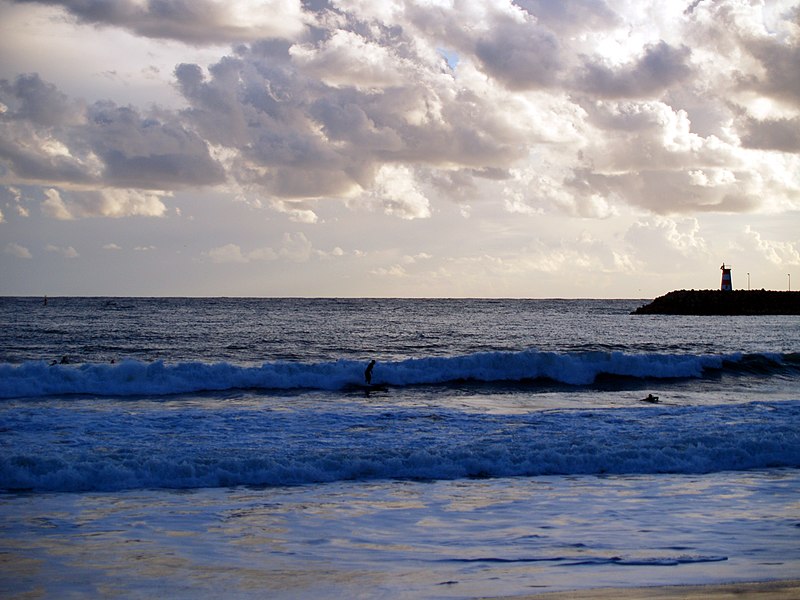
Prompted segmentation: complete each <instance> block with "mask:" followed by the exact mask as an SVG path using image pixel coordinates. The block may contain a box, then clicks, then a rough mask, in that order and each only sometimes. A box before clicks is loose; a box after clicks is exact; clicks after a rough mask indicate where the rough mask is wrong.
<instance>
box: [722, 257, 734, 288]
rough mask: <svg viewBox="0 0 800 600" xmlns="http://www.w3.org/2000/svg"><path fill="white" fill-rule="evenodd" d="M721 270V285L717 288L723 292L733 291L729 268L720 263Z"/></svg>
mask: <svg viewBox="0 0 800 600" xmlns="http://www.w3.org/2000/svg"><path fill="white" fill-rule="evenodd" d="M720 269H721V270H722V283H721V284H720V286H719V289H721V290H722V291H723V292H730V291H731V290H733V283H732V282H731V266H730V265H728V266H727V267H726V266H725V263H722V266H721V267H720Z"/></svg>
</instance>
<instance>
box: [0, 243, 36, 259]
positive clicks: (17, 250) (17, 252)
mask: <svg viewBox="0 0 800 600" xmlns="http://www.w3.org/2000/svg"><path fill="white" fill-rule="evenodd" d="M3 252H5V253H6V254H10V255H11V256H14V257H16V258H33V255H32V254H31V252H30V250H28V249H27V248H26V247H25V246H20V245H19V244H16V243H14V242H9V243H8V244H6V247H5V248H4V249H3Z"/></svg>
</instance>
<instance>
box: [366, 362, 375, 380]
mask: <svg viewBox="0 0 800 600" xmlns="http://www.w3.org/2000/svg"><path fill="white" fill-rule="evenodd" d="M374 367H375V361H374V360H371V361H370V363H369V364H368V365H367V368H366V370H365V371H364V380H365V381H366V382H367V385H370V384H371V383H372V369H373V368H374Z"/></svg>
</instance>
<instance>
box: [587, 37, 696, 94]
mask: <svg viewBox="0 0 800 600" xmlns="http://www.w3.org/2000/svg"><path fill="white" fill-rule="evenodd" d="M690 56H691V50H689V48H687V47H686V46H682V47H680V48H674V47H672V46H671V45H669V44H667V43H666V42H664V41H661V42H659V43H658V44H654V45H650V46H647V47H646V48H645V51H644V55H643V56H642V57H641V58H640V59H639V60H638V61H636V62H635V63H633V64H630V65H627V66H626V67H623V68H619V69H612V68H611V67H608V66H606V65H604V64H602V63H600V62H598V61H596V60H595V59H588V60H587V61H586V65H585V67H584V72H583V73H582V74H581V75H580V76H579V78H578V81H577V87H578V89H580V90H582V91H584V92H586V93H589V94H591V95H593V96H600V97H604V98H646V97H652V96H654V95H656V96H657V95H658V94H659V93H660V92H662V91H663V90H666V89H667V88H669V87H670V86H672V85H674V84H676V83H679V82H681V81H683V80H685V79H687V78H688V77H689V76H690V75H691V74H692V68H691V66H690V65H689V58H690Z"/></svg>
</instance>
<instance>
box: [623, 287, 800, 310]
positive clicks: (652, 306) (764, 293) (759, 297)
mask: <svg viewBox="0 0 800 600" xmlns="http://www.w3.org/2000/svg"><path fill="white" fill-rule="evenodd" d="M631 314H632V315H800V292H776V291H770V290H731V291H727V290H726V291H722V290H679V291H675V292H670V293H668V294H666V295H664V296H659V297H658V298H656V299H655V300H653V301H652V302H650V303H649V304H646V305H644V306H640V307H639V308H637V309H636V310H634V311H633V312H632V313H631Z"/></svg>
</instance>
